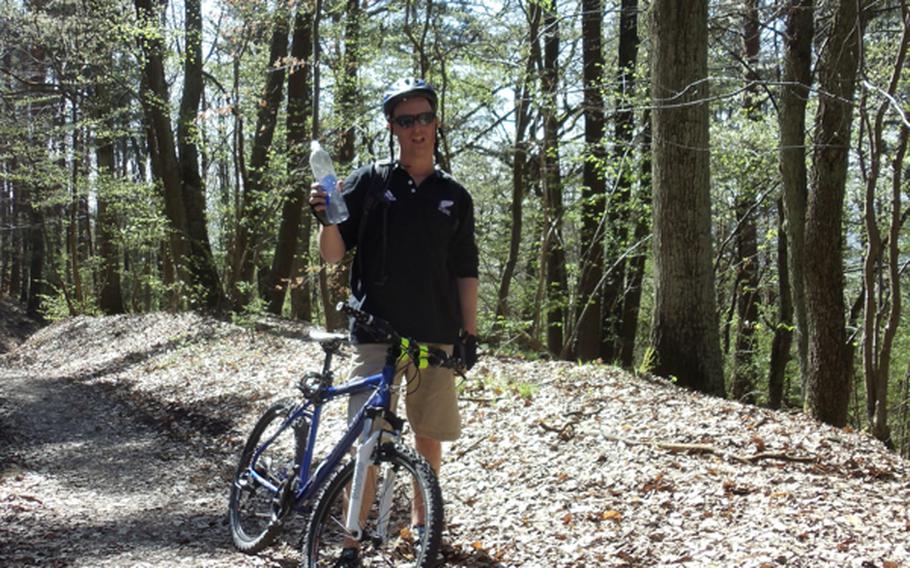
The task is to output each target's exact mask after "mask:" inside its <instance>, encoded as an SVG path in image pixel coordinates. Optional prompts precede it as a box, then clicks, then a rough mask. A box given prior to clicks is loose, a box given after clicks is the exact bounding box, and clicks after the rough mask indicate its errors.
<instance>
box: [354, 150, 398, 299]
mask: <svg viewBox="0 0 910 568" xmlns="http://www.w3.org/2000/svg"><path fill="white" fill-rule="evenodd" d="M393 167H394V164H392V163H379V162H374V163H373V167H372V169H371V171H370V187H369V188H367V194H366V195H365V196H364V199H363V211H362V212H361V215H360V224H359V225H358V226H357V262H355V263H354V265H353V266H352V267H351V291H352V292H353V293H354V296H356V297H357V298H359V299H361V300H362V299H363V297H364V294H365V293H366V291H365V289H364V283H363V278H364V276H363V253H362V251H363V238H364V236H365V235H366V231H367V220H368V218H369V216H370V213H371V212H372V211H373V210H374V209H376V207H377V206H378V205H379V204H380V203H383V205H385V206H388V204H386V203H384V202H383V199H382V198H383V196H384V195H385V192H386V190H387V189H388V186H389V178H391V176H392V169H393ZM385 255H386V227H385V215H383V227H382V274H385Z"/></svg>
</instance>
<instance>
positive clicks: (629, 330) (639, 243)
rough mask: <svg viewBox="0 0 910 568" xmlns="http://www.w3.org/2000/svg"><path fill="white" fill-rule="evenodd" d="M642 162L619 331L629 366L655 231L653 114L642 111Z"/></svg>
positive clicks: (624, 363) (621, 350)
mask: <svg viewBox="0 0 910 568" xmlns="http://www.w3.org/2000/svg"><path fill="white" fill-rule="evenodd" d="M641 120H642V126H643V128H642V134H641V165H640V166H639V177H638V179H639V182H638V196H639V197H638V202H637V203H636V211H637V213H636V216H635V229H634V232H633V238H634V241H635V242H634V243H633V244H632V246H633V247H634V249H632V252H631V255H630V257H629V259H628V263H629V266H628V270H627V274H626V282H627V284H626V292H625V295H624V297H623V302H622V310H623V311H622V327H621V328H620V334H619V360H620V364H621V365H622V366H623V367H624V368H626V369H629V368H631V367H632V363H633V362H634V359H635V338H636V336H637V335H638V315H639V313H638V312H639V310H640V308H641V294H642V282H644V277H645V261H646V260H647V258H648V253H647V250H648V249H647V247H646V246H645V242H646V241H647V238H648V235H649V233H650V231H651V225H650V214H649V213H650V211H649V210H650V208H651V199H650V196H651V113H650V112H649V111H648V110H645V112H644V113H643V114H642V119H641Z"/></svg>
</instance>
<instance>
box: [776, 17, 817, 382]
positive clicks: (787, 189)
mask: <svg viewBox="0 0 910 568" xmlns="http://www.w3.org/2000/svg"><path fill="white" fill-rule="evenodd" d="M814 5H815V2H814V0H788V7H787V16H786V17H787V21H786V30H785V35H784V40H785V45H786V49H785V51H784V74H783V77H782V83H783V86H782V88H781V92H780V104H779V112H778V125H779V129H780V152H779V161H780V173H781V184H782V187H783V191H782V193H783V199H784V216H785V219H786V223H785V224H784V225H785V227H786V232H787V253H788V268H789V273H790V288H791V290H792V293H793V309H794V313H795V315H796V343H797V354H798V358H799V369H800V378H801V384H802V387H803V390H804V391H805V386H806V376H807V369H808V368H809V367H808V365H809V363H808V362H809V356H808V353H809V352H808V345H809V328H808V327H807V326H808V323H807V320H806V283H805V282H806V281H805V266H806V252H805V251H806V245H805V224H806V201H807V186H808V181H807V179H808V174H807V173H806V102H807V101H808V99H809V87H810V86H811V84H812V39H813V35H814V33H815V31H814V21H813V17H814V15H813V9H814Z"/></svg>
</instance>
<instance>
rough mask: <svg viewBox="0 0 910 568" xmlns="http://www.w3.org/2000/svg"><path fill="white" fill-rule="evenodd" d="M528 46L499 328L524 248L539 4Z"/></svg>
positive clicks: (518, 99) (518, 94)
mask: <svg viewBox="0 0 910 568" xmlns="http://www.w3.org/2000/svg"><path fill="white" fill-rule="evenodd" d="M526 14H527V21H528V43H527V51H528V53H527V57H526V59H525V67H524V74H523V76H522V77H521V79H520V80H519V84H518V87H517V89H516V90H515V138H514V144H513V153H512V198H511V200H510V202H509V213H510V218H511V223H510V227H509V228H510V235H509V254H508V257H507V258H506V263H505V267H504V268H503V272H502V278H501V279H500V281H499V293H498V294H497V301H496V322H497V323H496V325H497V326H498V325H499V322H500V321H501V320H503V319H506V318H507V317H508V316H509V291H510V290H511V288H512V277H513V275H514V274H515V267H516V265H517V264H518V256H519V251H520V247H521V233H522V226H523V221H524V215H523V203H524V196H525V186H526V185H527V167H528V146H529V141H528V140H527V132H528V127H529V125H530V123H531V94H530V93H531V88H532V86H533V85H532V82H533V81H532V79H533V72H534V64H535V61H536V59H537V57H536V56H537V52H538V51H539V45H540V37H539V36H540V19H541V14H542V11H541V8H540V4H539V3H537V2H531V3H530V4H529V5H528V9H527V12H526Z"/></svg>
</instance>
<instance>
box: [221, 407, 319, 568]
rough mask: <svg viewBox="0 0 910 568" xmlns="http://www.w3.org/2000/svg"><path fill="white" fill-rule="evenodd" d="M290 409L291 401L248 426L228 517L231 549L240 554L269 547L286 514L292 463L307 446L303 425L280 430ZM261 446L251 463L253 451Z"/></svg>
mask: <svg viewBox="0 0 910 568" xmlns="http://www.w3.org/2000/svg"><path fill="white" fill-rule="evenodd" d="M293 408H294V406H293V403H292V402H291V401H290V400H282V401H278V402H276V403H274V404H272V405H271V406H270V407H269V408H268V410H266V411H265V412H264V413H263V415H262V416H261V417H260V418H259V421H258V422H257V423H256V426H254V427H253V431H252V432H251V433H250V436H249V438H248V439H247V441H246V445H245V446H244V448H243V453H242V454H241V456H240V462H239V463H238V464H237V471H236V473H235V474H234V481H233V484H232V485H231V497H230V501H229V503H228V513H229V514H228V517H229V520H230V526H231V537H232V538H233V540H234V546H236V547H237V549H238V550H240V551H242V552H246V553H255V552H259V551H260V550H262V549H264V548H265V547H266V546H268V545H269V544H271V543H272V541H274V540H275V537H276V536H277V535H278V534H279V533H280V532H281V526H282V523H283V522H284V519H285V517H286V516H287V514H288V513H289V511H290V508H291V507H290V502H289V501H288V499H289V498H290V496H291V490H292V489H293V488H292V481H293V479H292V475H293V472H294V464H295V463H296V462H297V461H298V457H299V454H300V452H301V451H302V449H303V446H305V445H306V441H305V440H306V429H307V425H306V424H305V423H303V424H300V425H295V427H290V426H289V427H287V428H285V429H284V430H280V428H281V426H282V424H283V423H284V421H285V420H286V419H287V417H288V415H289V413H290V412H291V411H292V410H293ZM298 438H299V439H300V442H299V443H298ZM266 443H268V445H267V446H266V447H265V448H264V449H263V450H262V452H261V453H260V454H259V456H258V458H256V459H255V462H254V460H253V458H254V457H255V455H256V450H257V449H258V448H259V447H260V446H262V445H263V444H266ZM253 472H255V474H256V475H254V473H253ZM263 480H264V481H263Z"/></svg>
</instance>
